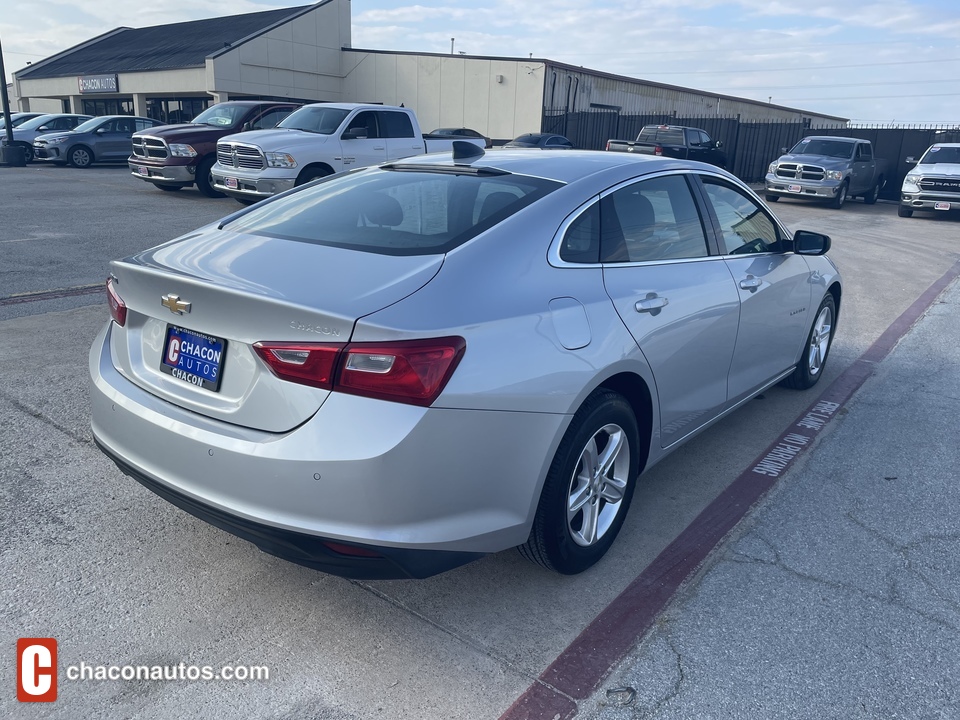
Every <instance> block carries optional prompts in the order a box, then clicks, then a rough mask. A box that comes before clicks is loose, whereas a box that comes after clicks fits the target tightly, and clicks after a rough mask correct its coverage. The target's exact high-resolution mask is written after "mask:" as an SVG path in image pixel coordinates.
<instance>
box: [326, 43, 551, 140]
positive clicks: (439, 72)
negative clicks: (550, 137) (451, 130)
mask: <svg viewBox="0 0 960 720" xmlns="http://www.w3.org/2000/svg"><path fill="white" fill-rule="evenodd" d="M343 63H344V79H343V96H344V97H343V99H344V100H348V101H362V102H381V103H385V104H390V105H400V104H401V103H402V104H403V105H404V106H405V107H408V108H411V109H412V110H413V111H414V112H415V113H416V114H417V118H418V119H419V120H420V126H421V127H422V128H423V129H424V131H430V130H433V129H434V128H437V127H469V128H472V129H474V130H477V131H479V132H481V133H483V134H484V135H486V136H488V137H491V138H497V139H511V138H514V137H516V136H517V135H520V134H522V133H525V132H537V131H539V130H540V129H541V128H540V124H541V118H542V114H543V75H544V65H543V63H541V62H536V61H529V62H527V61H522V60H520V61H518V60H494V59H485V58H466V57H457V56H454V55H451V56H446V55H413V54H403V53H381V52H371V51H366V50H348V51H346V52H344V53H343Z"/></svg>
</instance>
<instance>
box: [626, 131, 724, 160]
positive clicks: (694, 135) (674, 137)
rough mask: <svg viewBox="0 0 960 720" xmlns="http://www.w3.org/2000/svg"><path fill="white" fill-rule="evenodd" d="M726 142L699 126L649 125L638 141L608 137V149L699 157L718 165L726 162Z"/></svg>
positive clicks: (691, 158)
mask: <svg viewBox="0 0 960 720" xmlns="http://www.w3.org/2000/svg"><path fill="white" fill-rule="evenodd" d="M721 147H723V143H722V142H720V141H719V140H711V139H710V136H709V135H707V133H705V132H704V131H703V130H701V129H700V128H692V127H681V126H680V125H647V126H645V127H644V128H643V129H642V130H641V131H640V134H639V135H637V139H636V140H635V141H630V140H607V150H611V151H613V152H631V153H639V154H642V155H662V156H664V157H672V158H681V159H683V160H699V161H700V162H705V163H710V164H711V165H716V166H717V167H726V166H727V154H726V153H725V152H723V151H722V150H721V149H720V148H721Z"/></svg>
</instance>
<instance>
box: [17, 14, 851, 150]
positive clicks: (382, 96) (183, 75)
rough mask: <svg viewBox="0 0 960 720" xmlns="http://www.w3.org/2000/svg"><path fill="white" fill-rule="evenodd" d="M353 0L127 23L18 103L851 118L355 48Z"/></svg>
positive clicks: (24, 80)
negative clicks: (242, 103)
mask: <svg viewBox="0 0 960 720" xmlns="http://www.w3.org/2000/svg"><path fill="white" fill-rule="evenodd" d="M350 7H351V6H350V0H321V1H320V2H317V3H316V4H314V5H308V6H305V7H297V8H285V9H280V10H269V11H265V12H258V13H249V14H245V15H233V16H229V17H220V18H212V19H209V20H196V21H192V22H183V23H173V24H169V25H158V26H154V27H147V28H126V27H121V28H117V29H115V30H111V31H110V32H107V33H104V34H103V35H100V36H97V37H94V38H91V39H90V40H87V41H85V42H83V43H80V44H79V45H76V46H74V47H72V48H70V49H68V50H65V51H63V52H61V53H58V54H57V55H54V56H52V57H49V58H47V59H45V60H42V61H39V62H36V63H33V64H32V65H29V66H27V67H26V68H24V69H22V70H19V71H18V72H16V73H14V76H13V77H14V79H13V87H12V91H13V92H12V95H13V98H14V101H15V102H14V104H15V106H16V107H19V109H20V110H24V111H27V110H33V111H46V112H79V113H86V114H92V115H107V114H132V115H142V116H148V117H153V118H156V119H158V120H162V121H165V122H183V121H187V120H190V119H191V118H193V117H194V116H195V115H197V114H198V113H199V112H201V111H202V110H203V109H204V108H206V107H208V106H209V105H212V104H214V103H217V102H222V101H225V100H237V99H251V98H262V99H283V100H288V99H289V100H298V101H303V102H318V101H326V102H338V101H339V102H377V103H385V104H392V105H400V104H403V105H404V106H406V107H409V108H412V109H413V110H414V111H415V112H416V113H417V116H418V118H419V120H420V124H421V126H422V127H423V128H424V129H427V130H429V129H431V128H434V127H470V128H473V129H475V130H479V131H480V132H482V133H483V134H485V135H487V136H488V137H492V138H498V139H508V138H512V137H516V136H517V135H520V134H522V133H525V132H536V131H539V130H541V129H542V128H543V125H544V120H545V118H546V117H547V116H548V114H551V113H552V114H555V113H557V112H574V111H584V110H616V111H617V112H620V113H624V114H631V113H636V114H639V113H645V114H654V113H661V114H665V115H671V114H672V115H675V116H678V117H685V116H686V117H693V116H708V115H716V116H723V117H732V116H739V117H740V118H741V120H745V121H750V120H780V121H796V122H808V123H809V122H812V123H814V124H815V125H817V126H819V127H829V126H844V125H845V124H846V119H845V118H838V117H834V116H829V115H823V114H819V113H812V112H808V111H804V110H798V109H795V108H788V107H782V106H778V105H772V104H769V103H762V102H757V101H754V100H747V99H744V98H736V97H731V96H727V95H718V94H716V93H709V92H702V91H699V90H693V89H689V88H681V87H675V86H671V85H664V84H662V83H654V82H648V81H644V80H638V79H634V78H628V77H623V76H619V75H612V74H609V73H603V72H599V71H595V70H589V69H586V68H582V67H576V66H572V65H566V64H564V63H558V62H554V61H551V60H545V59H539V58H532V57H531V58H508V57H479V56H471V55H459V54H457V55H454V54H450V55H447V54H439V53H411V52H393V51H382V50H365V49H358V48H354V47H352V44H351V37H350V28H351V17H350Z"/></svg>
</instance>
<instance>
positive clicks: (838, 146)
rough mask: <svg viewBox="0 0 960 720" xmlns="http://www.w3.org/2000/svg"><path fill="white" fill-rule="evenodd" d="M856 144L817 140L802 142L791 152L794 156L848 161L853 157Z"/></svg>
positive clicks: (842, 141)
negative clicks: (822, 157)
mask: <svg viewBox="0 0 960 720" xmlns="http://www.w3.org/2000/svg"><path fill="white" fill-rule="evenodd" d="M856 147H857V144H856V143H852V142H846V141H844V140H820V139H817V138H813V139H808V140H801V141H800V142H798V143H797V144H796V145H795V146H794V148H793V150H791V151H790V152H791V153H793V154H794V155H822V156H824V157H833V158H842V159H844V160H848V159H850V158H852V157H853V151H854V149H855V148H856Z"/></svg>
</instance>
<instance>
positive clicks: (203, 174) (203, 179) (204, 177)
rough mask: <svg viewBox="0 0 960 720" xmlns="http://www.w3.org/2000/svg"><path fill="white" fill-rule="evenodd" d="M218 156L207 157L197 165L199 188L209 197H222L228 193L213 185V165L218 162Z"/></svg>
mask: <svg viewBox="0 0 960 720" xmlns="http://www.w3.org/2000/svg"><path fill="white" fill-rule="evenodd" d="M216 162H217V158H216V157H214V156H211V157H206V158H204V159H203V160H201V161H200V164H199V165H197V190H199V191H200V194H201V195H206V196H207V197H208V198H222V197H226V195H225V194H224V193H222V192H220V191H219V190H217V189H216V188H215V187H213V174H212V172H211V171H212V170H213V166H214V165H215V164H216Z"/></svg>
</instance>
